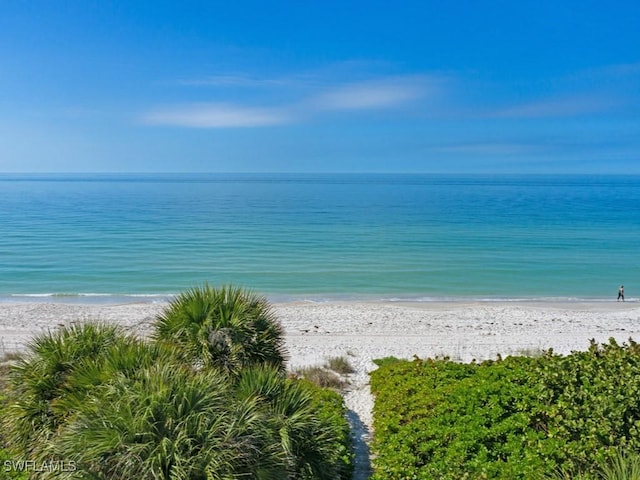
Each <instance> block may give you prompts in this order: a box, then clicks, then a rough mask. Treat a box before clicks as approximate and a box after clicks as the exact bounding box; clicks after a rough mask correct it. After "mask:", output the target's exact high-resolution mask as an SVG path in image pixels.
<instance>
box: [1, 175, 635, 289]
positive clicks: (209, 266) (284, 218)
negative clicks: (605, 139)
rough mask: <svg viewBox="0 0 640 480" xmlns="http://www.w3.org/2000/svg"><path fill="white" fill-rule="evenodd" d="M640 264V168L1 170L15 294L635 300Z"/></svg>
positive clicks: (8, 285) (5, 274)
mask: <svg viewBox="0 0 640 480" xmlns="http://www.w3.org/2000/svg"><path fill="white" fill-rule="evenodd" d="M639 267H640V177H639V176H573V175H558V176H555V175H554V176H541V175H524V176H515V175H513V176H510V175H498V176H489V175H401V174H397V175H387V174H348V175H347V174H336V175H324V174H323V175H321V174H308V175H303V174H287V175H284V174H161V175H160V174H148V175H147V174H140V175H128V174H101V175H97V174H73V175H67V174H59V175H35V174H25V175H17V174H3V175H0V301H23V300H29V301H37V300H42V299H45V300H47V301H52V300H53V301H82V302H122V301H153V300H154V299H158V298H166V297H168V296H171V295H173V294H175V293H177V292H180V291H182V290H185V289H188V288H190V287H194V286H198V285H202V284H204V283H205V282H206V283H209V284H211V285H221V284H234V285H241V286H244V287H246V288H249V289H251V290H254V291H256V292H259V293H262V294H265V295H267V297H269V298H271V299H274V300H277V301H285V300H312V301H326V300H334V299H365V300H413V301H432V300H458V299H481V300H511V299H513V300H522V299H524V300H537V299H544V300H549V299H554V300H561V301H562V300H567V301H572V300H576V299H590V300H612V299H613V300H615V297H616V295H617V290H618V286H619V285H620V284H624V285H625V290H626V292H627V297H628V298H627V299H628V300H629V299H632V300H633V299H637V298H638V297H640V294H639V293H638V291H639V290H640V278H638V276H639V274H640V269H639Z"/></svg>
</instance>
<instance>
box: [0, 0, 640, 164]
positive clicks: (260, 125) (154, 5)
mask: <svg viewBox="0 0 640 480" xmlns="http://www.w3.org/2000/svg"><path fill="white" fill-rule="evenodd" d="M0 171H3V172H177V171H180V172H403V173H406V172H438V173H475V172H482V173H620V174H626V173H636V174H638V173H640V2H637V1H608V2H604V1H589V0H583V1H580V2H578V1H561V2H559V1H557V0H554V1H546V0H540V1H488V2H477V1H451V2H446V1H395V2H379V1H368V2H355V1H354V2H345V1H340V2H334V1H322V2H312V1H302V0H300V1H290V2H275V1H274V2H264V1H255V2H243V1H238V2H228V1H225V2H217V1H210V2H194V1H188V0H185V1H180V2H166V1H154V2H150V1H149V2H142V1H135V0H129V1H89V0H81V1H74V0H69V1H60V2H58V1H50V0H29V1H27V0H24V1H20V0H0Z"/></svg>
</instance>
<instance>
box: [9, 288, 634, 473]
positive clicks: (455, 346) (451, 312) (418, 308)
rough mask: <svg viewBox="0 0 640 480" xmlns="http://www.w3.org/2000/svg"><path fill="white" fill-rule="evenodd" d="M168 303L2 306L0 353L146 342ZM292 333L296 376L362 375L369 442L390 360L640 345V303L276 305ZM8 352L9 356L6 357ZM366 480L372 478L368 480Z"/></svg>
mask: <svg viewBox="0 0 640 480" xmlns="http://www.w3.org/2000/svg"><path fill="white" fill-rule="evenodd" d="M163 307H164V304H162V303H157V304H152V303H135V304H122V305H112V304H105V305H101V304H63V303H2V304H0V349H3V350H4V351H5V352H11V351H19V350H21V349H23V348H24V346H25V345H26V343H27V342H28V341H29V339H30V338H31V337H32V336H33V335H34V334H36V333H38V332H43V331H47V330H48V329H55V328H58V327H59V326H62V325H70V324H73V323H74V322H87V321H103V322H109V323H114V324H119V325H122V326H123V327H125V328H127V329H129V330H130V331H132V332H135V333H138V334H140V335H145V334H147V333H148V332H149V329H150V324H151V322H152V321H153V319H154V317H155V315H156V314H158V313H159V312H160V311H161V310H162V308H163ZM274 310H275V313H276V315H277V317H278V318H279V320H280V321H281V322H282V325H283V327H284V329H285V332H286V345H287V349H288V351H289V369H290V370H295V369H298V368H300V367H304V366H311V365H322V364H324V363H325V362H326V360H327V359H329V358H331V357H336V356H344V357H346V358H347V359H348V360H349V362H350V363H351V364H352V366H353V367H354V368H355V370H356V371H355V373H354V374H352V375H350V379H349V380H350V386H349V387H348V389H347V391H346V393H345V403H346V405H347V407H348V408H349V409H350V414H351V422H352V425H354V426H355V427H356V428H355V430H356V435H361V436H363V437H366V436H367V434H368V431H369V430H370V427H371V423H372V415H371V410H372V407H373V398H372V397H371V394H370V392H369V387H368V381H369V377H368V373H369V372H371V371H372V370H373V369H375V368H376V366H375V364H374V363H373V360H374V359H376V358H382V357H386V356H395V357H398V358H408V359H410V358H412V357H413V356H418V357H421V358H427V357H435V356H440V357H442V356H448V357H450V358H451V359H453V360H459V361H463V362H468V361H471V360H473V359H476V360H484V359H490V358H496V356H497V355H498V354H501V355H502V356H506V355H517V354H523V353H525V354H529V353H533V352H536V351H540V350H546V349H549V348H553V350H554V351H555V352H557V353H562V354H567V353H570V352H571V351H575V350H585V349H587V348H588V346H589V340H590V339H595V340H596V341H597V342H598V343H603V342H607V341H608V339H609V338H611V337H613V338H615V339H616V340H617V341H618V342H620V343H622V342H626V341H627V340H628V339H629V338H633V339H634V340H638V341H640V303H639V302H636V301H633V302H626V303H623V302H616V301H615V300H614V301H593V302H591V301H589V302H540V301H535V302H494V301H489V302H409V303H397V302H388V303H374V302H371V303H366V302H327V303H310V302H295V303H277V304H274ZM0 353H1V351H0ZM362 478H366V477H362Z"/></svg>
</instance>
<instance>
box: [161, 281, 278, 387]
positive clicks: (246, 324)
mask: <svg viewBox="0 0 640 480" xmlns="http://www.w3.org/2000/svg"><path fill="white" fill-rule="evenodd" d="M154 338H155V339H156V340H158V341H164V342H169V343H173V344H175V345H177V346H178V347H179V348H180V349H181V350H182V351H183V352H185V355H186V357H187V359H189V360H190V361H191V362H193V363H194V364H196V365H201V366H215V367H217V368H219V369H221V370H222V371H225V372H227V373H230V374H233V375H237V374H238V372H239V371H240V370H241V369H242V368H244V367H246V366H250V365H256V364H270V365H274V366H275V367H276V368H278V369H284V360H285V350H284V339H283V329H282V327H281V325H280V323H279V322H278V321H277V320H276V318H275V316H274V315H273V312H272V310H271V306H270V305H269V303H268V302H267V301H266V299H265V298H264V297H260V296H257V295H255V294H253V293H252V292H250V291H247V290H243V289H241V288H236V287H232V286H223V287H220V288H213V287H210V286H209V285H206V284H205V285H204V286H203V287H196V288H192V289H191V290H188V291H186V292H183V293H182V294H180V295H178V296H177V297H176V298H175V299H174V300H173V301H171V302H170V304H169V306H168V307H167V308H166V309H165V310H164V312H162V313H161V314H160V315H159V316H158V317H157V318H156V324H155V332H154Z"/></svg>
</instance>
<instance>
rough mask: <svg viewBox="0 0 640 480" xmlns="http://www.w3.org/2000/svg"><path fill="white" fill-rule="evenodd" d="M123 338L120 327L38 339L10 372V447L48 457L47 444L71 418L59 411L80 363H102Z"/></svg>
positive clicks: (66, 330) (95, 327)
mask: <svg viewBox="0 0 640 480" xmlns="http://www.w3.org/2000/svg"><path fill="white" fill-rule="evenodd" d="M122 338H124V334H123V333H122V332H121V331H120V330H119V329H118V328H117V327H114V326H106V325H96V324H87V325H80V326H72V327H69V328H64V329H61V330H58V331H56V332H53V333H46V334H43V335H40V336H37V337H36V338H35V339H34V340H33V341H32V342H31V343H30V344H29V345H28V348H27V354H26V355H25V356H24V357H22V358H21V359H19V360H18V362H17V363H16V364H15V365H14V366H13V367H12V368H11V370H10V373H9V386H8V394H9V397H10V399H11V401H10V402H9V404H8V405H7V410H6V416H5V418H4V419H3V423H4V426H5V429H6V430H5V434H6V437H7V441H8V442H9V444H11V445H12V446H15V447H16V448H18V449H20V450H21V451H23V452H25V454H26V456H27V457H28V458H29V459H31V460H38V461H43V460H46V459H47V458H49V452H48V445H49V440H50V438H51V437H52V436H53V435H54V434H55V432H56V431H57V429H58V427H59V426H60V425H61V424H62V422H63V421H64V419H65V417H66V415H67V414H68V413H69V412H67V411H60V410H56V409H55V403H56V402H57V401H59V400H60V399H62V398H64V397H65V396H66V395H67V394H68V392H69V391H70V390H72V387H70V386H69V384H68V382H67V380H68V378H69V376H70V375H71V373H72V372H73V371H74V369H75V368H76V366H77V365H78V364H79V363H80V362H81V361H82V360H85V359H88V358H99V357H100V356H101V355H102V354H103V353H104V352H105V351H106V350H107V349H108V348H110V347H112V346H113V345H114V344H115V343H117V342H118V340H120V339H122Z"/></svg>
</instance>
